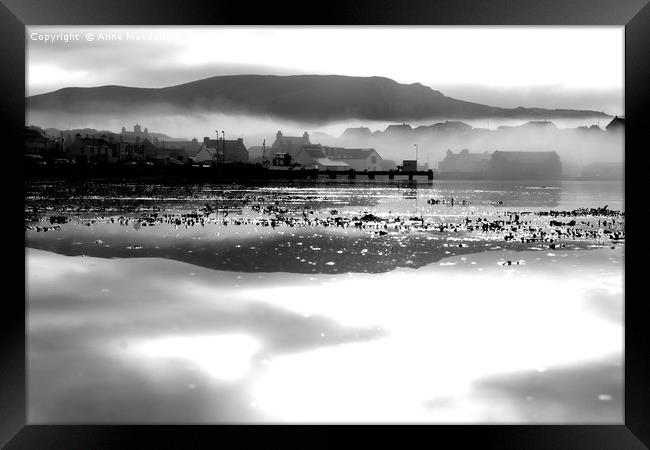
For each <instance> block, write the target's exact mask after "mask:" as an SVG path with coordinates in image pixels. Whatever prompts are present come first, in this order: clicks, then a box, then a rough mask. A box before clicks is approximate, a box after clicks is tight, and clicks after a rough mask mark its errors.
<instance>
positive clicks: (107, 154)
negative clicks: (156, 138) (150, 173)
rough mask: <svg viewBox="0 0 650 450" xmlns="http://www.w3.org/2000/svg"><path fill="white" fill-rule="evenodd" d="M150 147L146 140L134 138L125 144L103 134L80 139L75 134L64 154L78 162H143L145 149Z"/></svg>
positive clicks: (79, 136) (79, 135)
mask: <svg viewBox="0 0 650 450" xmlns="http://www.w3.org/2000/svg"><path fill="white" fill-rule="evenodd" d="M152 145H153V144H151V142H149V141H148V140H144V141H141V140H140V138H136V140H135V142H125V141H118V140H115V138H113V136H108V137H107V136H106V135H105V134H102V135H101V136H100V137H95V136H88V135H86V136H85V137H81V134H79V133H77V134H76V135H75V139H74V141H73V142H72V143H71V144H70V146H69V147H68V148H67V152H66V153H67V155H68V156H71V157H73V158H74V159H75V160H77V161H80V162H97V163H116V162H121V161H144V159H145V147H147V146H152Z"/></svg>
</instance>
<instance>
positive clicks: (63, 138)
mask: <svg viewBox="0 0 650 450" xmlns="http://www.w3.org/2000/svg"><path fill="white" fill-rule="evenodd" d="M25 154H26V155H30V156H38V157H41V158H44V159H52V158H63V159H67V160H74V161H75V162H94V163H120V162H131V161H134V162H144V161H150V162H155V163H160V164H193V163H199V164H200V163H206V162H207V163H210V164H226V163H237V162H242V163H246V162H248V152H247V150H246V147H245V146H244V142H243V139H241V138H240V139H235V140H224V139H209V138H207V137H206V138H204V139H203V142H199V141H198V140H197V139H196V138H194V139H192V140H168V141H165V140H161V139H159V138H158V136H156V134H154V133H151V134H150V133H149V131H148V130H147V129H146V128H145V129H144V131H142V129H141V127H140V125H139V124H136V125H135V126H134V127H133V131H126V130H125V128H122V132H121V133H119V134H117V133H110V132H105V133H102V134H101V135H99V133H85V134H84V135H82V134H81V133H76V134H74V135H71V134H69V133H68V134H65V135H64V133H63V132H61V133H60V136H59V137H58V138H54V137H50V136H48V135H47V134H46V133H45V132H44V131H43V130H40V129H38V128H36V127H25Z"/></svg>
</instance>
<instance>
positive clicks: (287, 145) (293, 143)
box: [271, 131, 311, 157]
mask: <svg viewBox="0 0 650 450" xmlns="http://www.w3.org/2000/svg"><path fill="white" fill-rule="evenodd" d="M304 145H311V142H310V141H309V133H307V132H306V131H305V132H304V133H303V135H302V136H301V137H299V136H285V135H283V134H282V131H278V132H277V133H276V135H275V142H273V145H271V155H275V154H276V153H287V154H289V155H291V156H292V157H295V156H296V155H297V154H298V152H299V151H300V150H301V149H302V147H303V146H304Z"/></svg>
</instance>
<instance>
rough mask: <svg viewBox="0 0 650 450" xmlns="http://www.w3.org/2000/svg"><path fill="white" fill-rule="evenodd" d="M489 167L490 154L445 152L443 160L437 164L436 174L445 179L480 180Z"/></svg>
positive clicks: (466, 150)
mask: <svg viewBox="0 0 650 450" xmlns="http://www.w3.org/2000/svg"><path fill="white" fill-rule="evenodd" d="M489 165H490V154H489V153H488V152H487V151H485V152H483V153H470V152H469V150H468V149H466V148H465V149H463V150H461V151H460V152H459V153H454V152H452V151H451V150H447V154H446V156H445V159H443V160H442V161H440V162H438V172H439V175H440V176H443V177H445V178H449V177H454V178H455V177H459V178H481V177H484V176H485V175H487V172H488V168H489Z"/></svg>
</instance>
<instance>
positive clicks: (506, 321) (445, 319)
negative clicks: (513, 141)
mask: <svg viewBox="0 0 650 450" xmlns="http://www.w3.org/2000/svg"><path fill="white" fill-rule="evenodd" d="M562 255H566V257H565V258H564V261H565V264H564V265H563V266H562V267H557V265H554V264H552V263H551V257H548V258H543V259H542V258H541V257H540V256H539V253H537V252H524V253H521V254H520V255H519V256H520V257H521V258H523V259H525V260H526V261H527V263H528V264H527V265H523V266H517V267H512V268H504V267H502V266H500V265H498V264H495V263H494V255H488V256H486V254H476V255H472V256H460V255H459V256H456V257H453V258H452V259H450V260H448V261H446V262H450V263H453V264H451V265H445V266H442V267H440V266H435V267H423V268H421V269H418V270H415V271H413V270H404V269H400V270H396V271H393V272H390V273H384V274H342V275H326V274H321V275H313V276H312V275H303V274H272V273H266V274H263V273H260V274H254V273H253V274H237V273H232V272H230V273H229V272H219V271H213V270H209V269H203V268H200V267H196V266H191V265H188V264H184V263H180V262H176V261H165V260H160V259H147V258H142V259H128V260H123V259H98V258H89V257H66V256H61V255H56V254H53V253H49V252H44V251H38V250H28V251H27V264H28V266H27V273H28V280H27V281H28V302H29V303H28V307H29V311H28V332H29V340H28V363H29V369H28V374H29V379H28V383H29V404H28V409H29V421H30V423H44V422H49V423H54V422H66V423H70V422H72V423H97V422H114V423H124V422H132V423H138V422H157V423H164V422H180V423H189V422H200V423H215V422H277V421H292V422H305V421H306V422H343V421H349V422H368V421H387V422H402V421H406V422H418V421H423V422H437V423H442V422H485V421H503V420H508V421H512V422H518V423H521V422H529V421H533V422H534V421H535V420H538V419H540V420H558V421H565V420H566V421H573V422H589V421H590V420H598V421H608V420H610V421H612V422H616V421H619V419H620V418H621V417H622V409H621V407H620V406H621V405H620V402H619V401H618V400H617V399H619V398H620V396H619V392H618V391H617V390H616V385H617V383H618V380H617V379H616V378H615V376H614V375H613V374H614V372H613V371H615V370H618V369H612V370H613V371H605V372H603V376H604V377H605V378H606V379H607V380H609V381H603V379H601V378H600V376H599V375H596V374H595V372H594V375H593V377H592V378H585V382H586V383H587V384H589V387H588V388H587V387H585V390H584V392H583V393H584V395H583V393H580V394H576V396H574V397H571V396H568V397H566V402H565V403H566V405H563V404H562V399H561V392H562V389H563V388H562V386H568V387H567V389H570V388H571V386H573V385H572V384H571V383H572V382H571V379H573V378H574V377H575V373H578V374H579V375H578V376H581V375H580V374H581V373H582V372H580V371H579V370H578V372H576V371H575V370H573V369H570V367H571V366H576V367H580V366H582V367H587V366H588V365H589V364H591V361H594V360H598V359H599V358H602V357H604V356H607V355H609V356H608V357H609V360H608V363H609V362H612V364H614V363H616V362H618V363H619V364H620V362H621V361H622V359H621V354H622V348H623V334H622V330H623V328H622V327H623V324H622V316H621V315H609V314H607V313H605V312H604V311H605V310H604V309H603V308H604V306H603V305H607V306H606V307H605V308H606V309H609V310H613V311H614V310H618V311H620V310H621V309H622V304H621V302H622V295H621V293H622V277H621V275H620V272H618V271H617V270H614V269H613V267H616V266H615V265H612V264H611V262H610V260H608V257H610V258H611V257H613V258H615V261H618V263H617V264H620V262H621V259H622V258H621V256H622V249H617V250H610V249H601V250H595V251H593V252H580V251H573V252H571V251H566V252H564V253H560V254H558V255H557V257H553V258H562ZM610 255H611V256H610ZM501 256H502V257H504V258H510V257H511V255H509V254H508V253H507V252H504V253H503V254H502V255H501ZM536 258H539V260H537V259H536ZM570 267H573V269H570V270H567V268H570ZM619 267H620V266H619ZM441 270H442V271H441ZM580 270H582V271H580ZM549 286H557V289H553V288H551V289H550V290H549V289H547V288H548V287H549ZM531 287H533V288H532V289H531ZM594 294H596V295H594ZM594 299H596V300H594ZM576 323H579V324H580V325H579V327H576ZM577 330H579V333H576V331H577ZM565 367H569V368H568V369H566V370H565V369H564V368H565ZM619 369H620V367H619ZM594 370H595V369H594ZM531 373H532V374H533V376H532V377H530V376H529V375H526V374H531ZM539 373H545V374H547V375H545V376H544V378H543V380H544V381H543V382H541V384H540V382H539V381H538V379H539V376H537V375H535V374H539ZM520 374H524V375H523V376H520ZM610 375H611V376H610ZM510 380H512V381H513V383H512V384H511V383H510ZM540 386H541V387H540ZM587 391H588V392H587ZM594 395H596V401H594V400H593V397H594ZM599 395H601V396H610V399H609V400H599V397H598V396H599ZM531 396H532V397H534V398H535V399H537V400H536V401H539V402H542V401H546V402H548V403H547V407H546V409H544V411H545V412H544V413H543V415H542V416H537V417H534V416H532V415H531V410H530V409H526V407H525V406H524V407H522V405H521V399H522V398H523V399H524V401H527V400H525V399H526V398H527V397H531ZM587 398H588V399H589V400H588V401H587V400H585V399H587ZM600 398H607V397H600ZM495 399H501V400H500V401H497V402H495ZM587 406H588V407H590V408H594V410H595V412H594V414H592V415H583V414H582V413H583V412H584V408H586V407H587ZM554 411H555V412H554Z"/></svg>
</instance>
